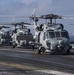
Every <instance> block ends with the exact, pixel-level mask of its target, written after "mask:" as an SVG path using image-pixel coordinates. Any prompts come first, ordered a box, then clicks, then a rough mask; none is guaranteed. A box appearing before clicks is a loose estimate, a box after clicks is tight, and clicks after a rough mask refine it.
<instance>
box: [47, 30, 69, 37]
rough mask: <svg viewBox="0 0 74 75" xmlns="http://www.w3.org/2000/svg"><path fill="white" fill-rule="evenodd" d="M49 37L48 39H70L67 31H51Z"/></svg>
mask: <svg viewBox="0 0 74 75" xmlns="http://www.w3.org/2000/svg"><path fill="white" fill-rule="evenodd" d="M47 37H48V38H56V37H64V38H69V35H68V32H67V31H49V32H48V36H47Z"/></svg>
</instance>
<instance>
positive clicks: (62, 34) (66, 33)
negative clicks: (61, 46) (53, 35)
mask: <svg viewBox="0 0 74 75" xmlns="http://www.w3.org/2000/svg"><path fill="white" fill-rule="evenodd" d="M61 36H62V37H65V38H69V34H68V32H67V31H64V32H61Z"/></svg>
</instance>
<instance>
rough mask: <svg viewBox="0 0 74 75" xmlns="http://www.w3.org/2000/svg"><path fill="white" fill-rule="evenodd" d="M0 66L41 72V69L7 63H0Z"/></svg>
mask: <svg viewBox="0 0 74 75" xmlns="http://www.w3.org/2000/svg"><path fill="white" fill-rule="evenodd" d="M0 65H3V66H8V67H13V68H20V69H27V70H43V69H42V68H38V67H33V66H27V65H21V64H13V63H8V62H0Z"/></svg>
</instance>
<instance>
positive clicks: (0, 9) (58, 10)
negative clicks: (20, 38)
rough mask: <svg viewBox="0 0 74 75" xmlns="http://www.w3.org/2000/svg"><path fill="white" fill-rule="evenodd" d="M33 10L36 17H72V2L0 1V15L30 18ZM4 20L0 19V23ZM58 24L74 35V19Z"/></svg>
mask: <svg viewBox="0 0 74 75" xmlns="http://www.w3.org/2000/svg"><path fill="white" fill-rule="evenodd" d="M34 9H35V10H36V11H35V14H36V15H37V16H40V15H44V14H49V13H53V14H58V15H64V16H67V15H73V16H74V0H0V15H13V16H30V15H31V14H32V12H33V10H34ZM6 20H7V18H0V22H1V21H6ZM8 20H9V19H8ZM21 20H22V21H24V19H21ZM58 22H61V23H63V24H64V26H65V29H67V30H68V31H69V32H70V33H72V34H73V35H74V25H73V24H74V19H73V20H71V19H69V20H64V19H63V20H58Z"/></svg>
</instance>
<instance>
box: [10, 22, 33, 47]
mask: <svg viewBox="0 0 74 75" xmlns="http://www.w3.org/2000/svg"><path fill="white" fill-rule="evenodd" d="M11 25H14V26H15V29H14V30H13V32H12V36H11V37H12V45H13V48H15V47H16V46H17V47H18V48H20V47H22V46H25V47H26V46H30V45H29V41H32V40H33V36H32V34H31V31H30V29H29V28H28V27H27V25H31V24H29V23H25V22H20V23H12V24H11ZM17 26H18V28H17Z"/></svg>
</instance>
